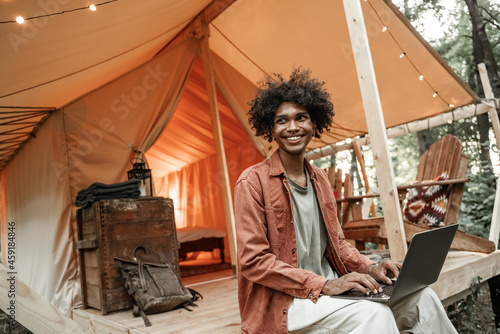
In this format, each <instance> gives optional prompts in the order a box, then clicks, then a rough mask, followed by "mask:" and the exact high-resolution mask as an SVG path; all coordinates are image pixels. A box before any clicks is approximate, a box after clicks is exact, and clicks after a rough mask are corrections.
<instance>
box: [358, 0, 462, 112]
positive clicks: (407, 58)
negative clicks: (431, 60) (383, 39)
mask: <svg viewBox="0 0 500 334" xmlns="http://www.w3.org/2000/svg"><path fill="white" fill-rule="evenodd" d="M365 2H368V4H369V5H370V7H371V9H372V11H373V13H374V14H375V16H376V17H377V18H378V20H379V22H380V25H381V26H382V28H381V29H382V32H387V33H388V34H389V36H391V38H392V40H393V41H394V43H395V44H396V45H397V47H398V48H399V49H400V50H401V54H400V55H399V58H401V59H402V58H405V59H406V60H407V61H408V62H409V63H410V64H411V66H413V68H414V69H415V71H417V73H419V72H420V71H419V70H418V69H417V67H416V66H415V64H414V63H413V62H412V61H411V59H410V57H408V55H407V54H406V52H404V51H403V50H404V49H403V47H402V46H401V45H400V44H399V43H398V41H397V40H396V38H395V37H394V35H393V34H392V33H391V31H390V30H389V28H388V27H387V26H386V25H385V24H384V21H383V20H382V19H381V18H380V15H379V14H378V13H377V11H376V10H375V8H374V7H373V5H372V4H371V2H370V1H367V0H365ZM418 79H419V80H420V81H423V82H425V83H426V84H427V85H428V86H429V87H430V88H431V91H432V92H434V93H433V94H432V97H433V98H435V97H439V98H440V99H441V100H442V101H443V102H444V103H445V104H446V105H447V106H448V107H450V108H454V107H455V105H454V104H451V103H448V102H446V101H445V100H444V98H443V97H442V96H441V95H438V93H437V91H436V90H435V89H434V88H433V87H432V85H431V84H430V83H429V81H427V80H425V78H424V75H423V74H421V73H419V77H418Z"/></svg>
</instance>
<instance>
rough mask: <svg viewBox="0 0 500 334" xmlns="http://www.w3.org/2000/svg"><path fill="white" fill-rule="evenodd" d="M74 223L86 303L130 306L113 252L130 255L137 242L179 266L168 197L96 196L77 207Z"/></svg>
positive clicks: (103, 307) (104, 311)
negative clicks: (91, 200)
mask: <svg viewBox="0 0 500 334" xmlns="http://www.w3.org/2000/svg"><path fill="white" fill-rule="evenodd" d="M77 228H78V241H77V242H76V248H77V249H78V250H79V259H80V272H81V285H82V297H83V305H84V307H85V308H87V307H92V308H96V309H99V310H101V313H102V314H107V313H108V312H111V311H117V310H122V309H125V308H129V307H132V306H133V299H132V297H131V296H129V294H128V293H127V291H126V290H125V288H124V286H123V281H122V279H121V273H120V271H119V269H118V267H117V265H116V264H115V262H114V258H115V257H126V256H130V255H131V253H132V252H133V250H134V249H135V248H136V247H139V246H142V247H143V248H144V249H145V250H146V252H147V254H157V252H162V253H163V254H164V255H165V257H166V258H167V260H168V261H170V262H171V263H173V264H175V266H176V268H177V270H179V269H178V268H179V255H178V243H177V235H176V231H175V220H174V207H173V203H172V200H171V199H169V198H162V197H139V198H138V199H113V200H101V201H99V202H96V203H94V204H93V205H92V206H91V207H90V208H86V209H79V210H77ZM141 252H142V250H141ZM179 274H180V273H179Z"/></svg>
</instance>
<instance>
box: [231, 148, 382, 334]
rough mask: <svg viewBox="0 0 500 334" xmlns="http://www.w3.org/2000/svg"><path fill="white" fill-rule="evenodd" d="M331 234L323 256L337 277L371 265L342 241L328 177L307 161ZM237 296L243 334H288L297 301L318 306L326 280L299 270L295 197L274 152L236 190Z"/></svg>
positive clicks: (244, 173)
mask: <svg viewBox="0 0 500 334" xmlns="http://www.w3.org/2000/svg"><path fill="white" fill-rule="evenodd" d="M305 164H306V168H307V170H308V172H309V175H310V176H311V182H312V185H313V187H314V190H315V192H316V196H317V199H318V203H319V206H320V209H321V213H322V215H323V220H324V222H325V226H326V230H327V233H328V246H327V249H326V252H325V256H327V258H328V261H329V263H330V265H331V266H332V267H333V269H334V270H335V271H336V272H337V273H338V274H339V276H342V275H345V274H346V273H348V272H352V271H357V272H361V273H365V272H366V268H367V267H368V266H369V265H370V264H372V263H373V262H372V261H370V260H369V259H368V258H366V257H365V256H363V255H361V254H360V253H359V252H358V250H357V249H356V248H354V247H353V246H352V245H351V244H350V243H349V242H347V241H345V240H344V235H343V232H342V229H341V227H340V225H339V222H338V219H337V214H336V210H337V206H336V202H335V198H334V196H333V191H332V189H331V187H330V183H329V181H328V179H327V176H326V174H325V173H324V172H323V171H322V170H321V169H320V168H317V167H315V166H312V165H310V164H309V163H307V161H306V162H305ZM235 218H236V237H237V243H238V266H239V276H238V298H239V307H240V314H241V329H242V331H243V332H244V333H258V334H262V333H273V334H274V333H287V312H288V306H289V305H290V302H291V301H292V299H293V297H299V298H309V299H311V300H312V301H313V302H316V301H317V299H318V297H319V295H320V293H321V290H322V289H323V286H324V285H325V283H326V281H327V279H326V278H324V277H321V276H319V275H317V274H315V273H313V272H311V271H308V270H305V269H300V268H298V262H297V252H296V248H297V240H296V236H295V228H294V226H293V224H294V221H293V212H292V198H291V192H290V186H289V184H288V180H287V178H286V175H285V169H284V167H283V165H282V163H281V159H280V157H279V155H278V151H276V152H275V153H274V154H273V155H272V156H271V157H270V158H269V159H267V160H265V161H263V162H261V163H259V164H257V165H254V166H252V167H250V168H248V169H247V170H245V171H244V172H243V173H242V174H241V176H240V178H239V179H238V181H237V183H236V187H235Z"/></svg>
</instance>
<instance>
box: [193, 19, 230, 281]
mask: <svg viewBox="0 0 500 334" xmlns="http://www.w3.org/2000/svg"><path fill="white" fill-rule="evenodd" d="M201 19H202V32H203V33H202V36H201V38H200V46H201V60H202V62H203V68H204V71H205V82H206V85H207V96H208V105H209V108H210V119H211V121H212V132H213V135H214V143H215V151H216V153H217V164H218V166H219V180H220V185H221V189H222V197H223V201H224V215H225V218H226V228H227V237H228V241H229V252H230V255H231V265H232V267H233V273H234V274H235V275H237V262H236V236H235V233H234V230H235V225H234V210H233V200H232V195H231V188H230V185H229V173H228V170H227V163H226V154H225V152H224V142H223V140H222V128H221V125H220V117H219V108H218V106H217V91H216V89H215V78H214V71H213V67H212V60H211V57H210V46H209V44H208V37H209V30H208V25H207V24H206V22H205V20H204V17H203V15H202V17H201Z"/></svg>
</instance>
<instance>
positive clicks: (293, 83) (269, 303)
mask: <svg viewBox="0 0 500 334" xmlns="http://www.w3.org/2000/svg"><path fill="white" fill-rule="evenodd" d="M323 84H324V83H320V82H319V81H318V80H316V79H311V78H310V73H309V72H308V71H301V70H300V69H296V70H294V71H293V73H292V75H291V77H290V79H289V80H288V81H285V80H284V79H283V78H282V77H281V76H279V75H277V76H276V77H275V78H267V79H266V81H265V82H264V83H263V85H262V87H261V89H260V90H259V91H258V93H257V96H256V98H255V99H254V100H253V101H251V102H250V105H251V109H250V111H249V115H250V123H251V124H252V126H253V128H254V129H255V130H256V133H257V135H264V136H265V138H267V139H268V140H269V141H271V140H275V141H276V142H277V143H278V146H279V148H278V150H277V151H276V152H275V153H274V154H273V155H272V156H271V157H270V158H269V159H267V160H265V161H263V162H261V163H259V164H257V165H254V166H252V167H250V168H248V169H247V170H245V171H244V172H243V173H242V174H241V176H240V178H239V180H238V182H237V183H236V187H235V217H236V236H237V242H238V265H239V270H240V273H239V277H238V297H239V306H240V313H241V328H242V331H243V332H244V333H258V334H262V333H288V332H289V333H362V334H364V333H384V334H386V333H399V332H400V331H401V332H407V333H425V334H429V333H440V334H443V333H456V331H455V329H454V328H453V326H452V324H451V322H450V321H449V320H448V318H447V316H446V313H445V312H444V309H443V307H442V305H441V303H440V301H439V299H438V298H437V296H436V295H435V293H434V292H433V291H432V290H431V289H430V288H426V289H423V290H421V291H419V292H417V293H415V294H413V295H411V296H409V297H408V298H405V299H404V300H400V301H396V302H392V303H389V304H388V305H385V304H382V303H376V302H370V301H357V300H346V299H337V298H331V297H330V296H332V295H337V294H341V293H342V292H345V291H347V290H350V289H358V290H361V291H363V292H365V293H369V292H370V291H373V292H376V291H377V290H379V288H380V287H379V284H378V283H377V281H383V282H386V283H388V284H391V280H390V278H389V277H388V276H390V275H394V276H396V277H397V276H398V273H399V268H400V267H401V265H400V263H396V262H393V261H390V260H389V261H384V262H382V263H374V262H372V261H370V260H369V259H368V258H366V257H365V256H363V255H361V254H360V253H359V252H358V251H357V249H356V248H354V247H353V246H351V244H350V243H348V242H347V241H345V240H344V236H343V233H342V229H341V227H340V225H339V222H338V219H337V214H336V209H337V208H336V203H335V198H334V196H333V192H332V190H331V188H330V184H329V181H328V179H327V177H326V175H325V173H324V172H323V171H322V170H321V169H319V168H317V167H315V166H312V165H310V164H309V163H308V162H307V161H306V160H305V159H304V157H305V150H306V146H307V145H308V143H309V142H310V140H311V138H312V137H313V136H315V137H319V136H320V134H321V133H322V132H323V131H324V130H326V131H328V130H329V126H331V124H332V118H333V115H334V114H333V104H332V103H331V102H330V95H329V94H328V93H327V92H326V90H325V89H324V88H323Z"/></svg>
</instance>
